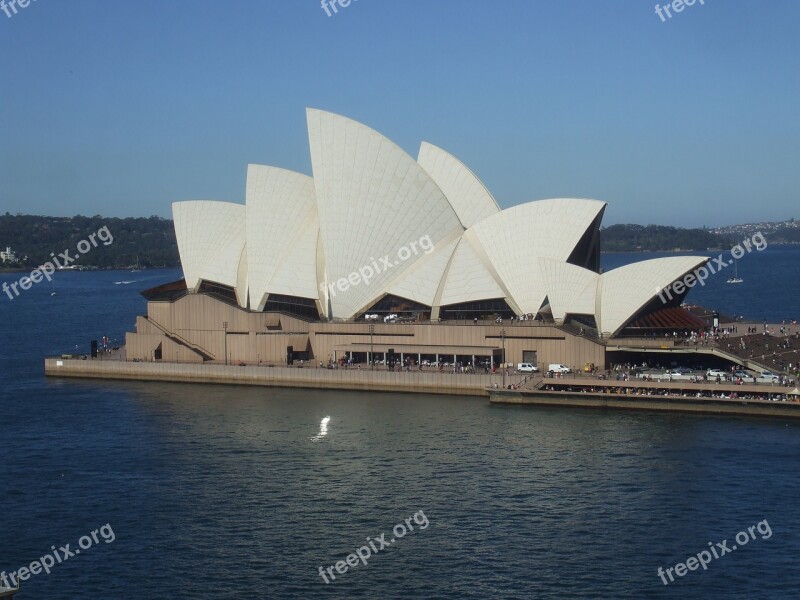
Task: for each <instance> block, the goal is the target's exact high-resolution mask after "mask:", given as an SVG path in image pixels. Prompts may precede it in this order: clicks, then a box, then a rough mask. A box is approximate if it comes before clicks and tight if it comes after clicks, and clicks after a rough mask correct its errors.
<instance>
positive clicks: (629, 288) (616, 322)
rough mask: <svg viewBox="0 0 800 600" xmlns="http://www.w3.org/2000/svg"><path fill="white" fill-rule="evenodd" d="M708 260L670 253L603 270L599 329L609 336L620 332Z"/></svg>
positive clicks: (597, 306) (598, 291) (599, 289)
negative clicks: (674, 285) (665, 290)
mask: <svg viewBox="0 0 800 600" xmlns="http://www.w3.org/2000/svg"><path fill="white" fill-rule="evenodd" d="M706 261H708V258H707V257H705V256H669V257H666V258H656V259H653V260H643V261H641V262H637V263H633V264H630V265H625V266H624V267H619V268H618V269H614V270H612V271H608V272H606V273H603V274H602V275H601V276H600V282H599V284H598V289H597V304H596V308H595V310H596V319H597V327H598V331H601V332H603V333H604V334H607V335H615V334H617V333H618V330H619V329H620V328H621V327H622V326H623V325H624V324H625V323H626V322H627V321H628V320H630V319H631V317H633V316H634V315H635V314H636V313H637V312H639V311H640V310H641V309H642V308H644V306H645V305H646V304H647V303H648V302H650V301H651V300H652V299H653V298H654V297H656V296H658V294H659V292H660V291H661V290H663V289H664V288H666V287H667V286H669V285H671V284H672V282H674V281H677V280H678V279H681V278H682V277H683V276H684V275H686V274H687V273H689V272H690V271H692V270H694V269H696V268H697V267H699V266H701V265H703V264H705V263H706ZM673 296H674V294H673ZM664 297H665V298H666V297H667V296H666V295H665V296H664Z"/></svg>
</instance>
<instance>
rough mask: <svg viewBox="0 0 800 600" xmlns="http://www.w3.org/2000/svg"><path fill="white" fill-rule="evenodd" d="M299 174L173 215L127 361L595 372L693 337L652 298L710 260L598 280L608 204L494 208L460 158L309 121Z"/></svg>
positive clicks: (259, 176) (312, 114)
mask: <svg viewBox="0 0 800 600" xmlns="http://www.w3.org/2000/svg"><path fill="white" fill-rule="evenodd" d="M307 121H308V139H309V144H310V151H311V165H312V175H313V176H308V175H305V174H302V173H296V172H292V171H287V170H284V169H280V168H277V167H270V166H261V165H250V166H249V167H248V170H247V185H246V197H245V198H244V203H243V204H242V203H233V202H223V201H186V202H176V203H174V204H173V214H174V221H175V232H176V234H177V240H178V247H179V251H180V257H181V263H182V267H183V274H184V279H182V280H180V281H176V282H174V283H170V284H167V285H163V286H160V287H157V288H153V289H150V290H147V291H145V292H143V294H144V296H145V297H146V298H147V300H148V309H147V316H142V317H139V318H138V319H137V324H136V332H135V333H129V334H128V335H127V343H126V348H127V357H128V360H132V359H136V360H147V361H151V360H163V361H175V360H177V361H181V362H184V361H190V362H203V361H216V362H221V361H225V362H233V363H235V364H240V363H247V364H256V363H263V364H267V363H274V364H285V362H286V361H287V360H288V361H289V362H291V361H292V360H294V361H299V360H303V361H314V363H315V364H317V363H319V362H323V363H328V362H334V361H342V360H344V359H347V360H352V361H353V362H358V363H364V362H367V361H368V360H369V359H370V357H374V358H375V359H376V360H383V359H384V358H385V357H386V355H387V353H392V354H394V355H395V356H397V357H398V358H399V357H402V359H403V360H404V361H407V362H410V363H411V364H417V363H420V362H422V363H424V362H426V361H428V362H431V363H433V362H453V361H455V362H462V363H464V364H470V363H479V364H484V363H488V364H491V365H498V364H500V363H502V362H509V363H511V362H514V363H516V362H533V363H538V364H539V366H540V367H541V366H542V365H547V364H549V363H556V362H557V363H563V364H565V365H569V366H572V367H573V368H576V367H577V368H579V367H581V366H582V365H583V364H585V363H594V364H596V365H600V366H601V365H604V364H606V362H607V361H608V357H607V354H606V353H607V347H608V346H609V345H610V344H611V343H612V342H613V341H614V340H625V339H630V338H640V339H641V338H643V337H646V336H656V337H658V336H661V335H663V333H664V332H665V331H667V332H671V331H673V330H674V329H680V330H684V329H695V328H698V327H703V326H704V325H705V324H704V323H702V322H698V321H697V319H696V318H695V317H693V316H692V315H691V314H689V313H688V312H687V311H685V310H683V309H682V308H680V304H681V302H682V300H683V297H684V296H685V293H686V291H688V290H686V291H684V293H683V294H672V295H671V297H670V298H668V299H667V301H666V302H664V297H663V296H662V297H661V298H660V297H659V292H660V291H661V290H662V289H664V288H666V287H667V286H670V285H671V284H672V283H673V282H675V281H677V280H679V279H681V278H683V277H684V275H686V274H687V273H689V272H691V271H693V270H694V269H696V268H698V267H699V266H701V265H703V264H704V263H705V262H706V261H707V260H708V259H707V257H702V256H694V257H686V256H680V257H670V258H661V259H657V260H650V261H643V262H637V263H634V264H631V265H628V266H625V267H622V268H618V269H614V270H611V271H608V272H601V269H600V260H599V259H600V240H599V237H600V223H601V220H602V218H603V212H604V210H605V207H606V204H605V203H604V202H600V201H597V200H585V199H575V198H558V199H547V200H538V201H533V202H528V203H525V204H521V205H518V206H513V207H511V208H507V209H505V210H501V209H500V208H499V206H498V204H497V202H496V201H495V199H494V197H493V196H492V194H491V192H490V191H489V190H488V189H487V188H486V186H484V185H483V183H482V182H481V181H480V180H479V179H478V178H477V177H476V175H475V174H473V173H472V172H471V171H470V170H469V169H468V168H467V167H466V166H465V165H464V164H463V163H461V162H460V161H459V160H458V159H457V158H455V157H454V156H452V155H451V154H449V153H447V152H446V151H444V150H442V149H441V148H438V147H436V146H434V145H432V144H428V143H422V145H421V147H420V149H419V154H418V156H417V159H416V160H415V159H414V158H412V157H411V156H409V155H408V154H407V153H406V152H405V151H403V150H402V149H401V148H400V147H398V146H397V145H396V144H394V143H393V142H391V141H390V140H389V139H387V138H386V137H384V136H382V135H381V134H379V133H378V132H376V131H374V130H372V129H370V128H369V127H367V126H365V125H362V124H360V123H358V122H356V121H353V120H351V119H348V118H345V117H342V116H339V115H336V114H332V113H328V112H323V111H320V110H314V109H309V110H308V111H307Z"/></svg>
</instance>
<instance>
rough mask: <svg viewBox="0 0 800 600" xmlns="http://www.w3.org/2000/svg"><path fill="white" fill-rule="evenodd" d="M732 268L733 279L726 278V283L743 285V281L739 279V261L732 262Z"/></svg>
mask: <svg viewBox="0 0 800 600" xmlns="http://www.w3.org/2000/svg"><path fill="white" fill-rule="evenodd" d="M733 266H734V269H735V272H734V275H733V277H728V283H744V279H742V278H741V277H739V261H738V260H734V261H733Z"/></svg>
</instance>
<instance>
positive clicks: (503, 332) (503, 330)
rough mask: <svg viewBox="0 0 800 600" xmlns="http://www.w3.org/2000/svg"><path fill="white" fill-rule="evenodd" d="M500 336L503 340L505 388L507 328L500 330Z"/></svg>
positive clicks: (504, 380)
mask: <svg viewBox="0 0 800 600" xmlns="http://www.w3.org/2000/svg"><path fill="white" fill-rule="evenodd" d="M500 337H501V338H502V340H503V389H505V387H506V330H505V329H501V330H500Z"/></svg>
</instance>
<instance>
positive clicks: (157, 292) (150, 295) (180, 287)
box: [142, 279, 187, 302]
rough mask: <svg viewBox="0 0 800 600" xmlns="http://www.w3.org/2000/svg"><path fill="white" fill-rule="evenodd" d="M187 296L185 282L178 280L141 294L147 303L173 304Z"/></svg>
mask: <svg viewBox="0 0 800 600" xmlns="http://www.w3.org/2000/svg"><path fill="white" fill-rule="evenodd" d="M186 294H187V290H186V281H185V280H183V279H179V280H178V281H173V282H171V283H165V284H164V285H159V286H156V287H154V288H150V289H147V290H145V291H143V292H142V296H144V297H145V298H146V299H147V300H148V302H175V300H178V299H179V298H183V297H184V296H185V295H186Z"/></svg>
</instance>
